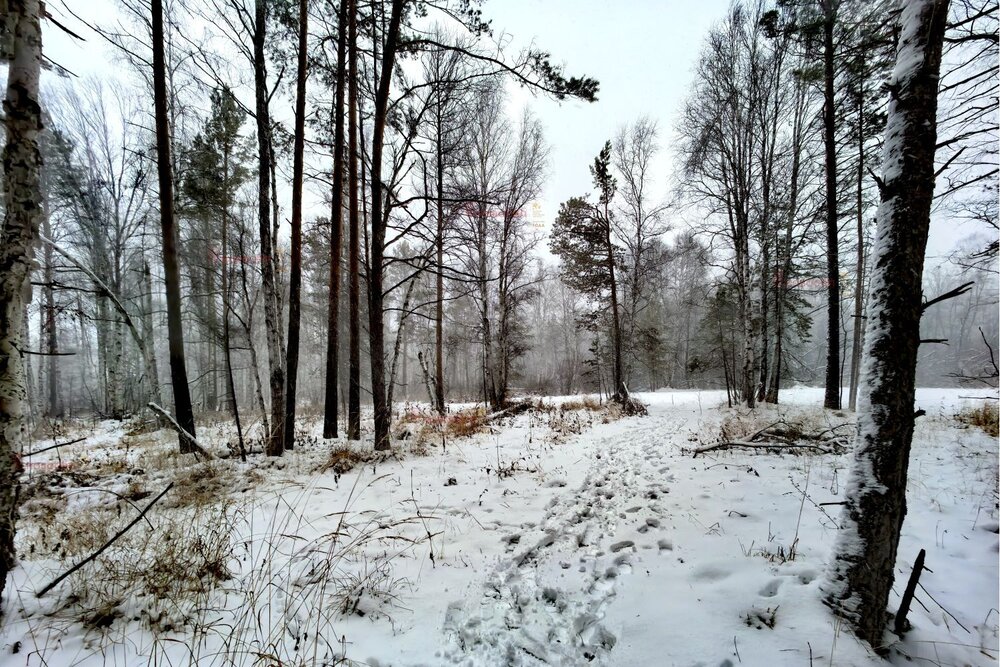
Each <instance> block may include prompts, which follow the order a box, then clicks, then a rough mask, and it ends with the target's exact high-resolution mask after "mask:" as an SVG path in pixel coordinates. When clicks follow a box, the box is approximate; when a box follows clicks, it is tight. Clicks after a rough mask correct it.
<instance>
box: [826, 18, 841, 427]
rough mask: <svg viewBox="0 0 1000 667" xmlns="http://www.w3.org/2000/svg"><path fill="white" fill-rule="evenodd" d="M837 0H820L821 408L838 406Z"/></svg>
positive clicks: (834, 408)
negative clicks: (823, 305)
mask: <svg viewBox="0 0 1000 667" xmlns="http://www.w3.org/2000/svg"><path fill="white" fill-rule="evenodd" d="M838 2H839V0H823V15H824V20H823V72H824V75H823V78H824V82H823V83H824V88H823V98H824V106H823V131H824V134H823V142H824V144H825V149H826V303H827V316H828V317H827V327H826V345H827V352H826V395H825V397H824V399H823V407H825V408H830V409H833V410H839V409H840V260H839V258H838V247H837V139H836V134H835V131H836V123H837V113H836V107H835V102H836V100H835V99H834V93H833V87H834V83H835V82H834V76H835V70H834V62H833V59H834V52H833V46H834V45H833V30H834V27H835V24H836V21H837V3H838Z"/></svg>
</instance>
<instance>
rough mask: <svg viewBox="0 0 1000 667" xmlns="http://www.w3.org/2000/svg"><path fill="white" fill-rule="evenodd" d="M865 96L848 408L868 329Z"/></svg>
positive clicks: (861, 101)
mask: <svg viewBox="0 0 1000 667" xmlns="http://www.w3.org/2000/svg"><path fill="white" fill-rule="evenodd" d="M864 104H865V96H864V95H863V94H861V95H858V130H857V132H858V169H857V173H856V175H855V179H856V186H857V193H856V196H857V204H856V205H857V208H858V210H857V222H858V256H857V268H856V273H855V276H856V278H855V281H854V336H853V340H852V341H851V389H850V393H849V394H848V407H850V409H851V410H855V409H856V408H857V406H858V379H859V377H860V373H861V344H862V338H863V332H864V326H863V324H864V317H863V315H864V305H863V304H864V298H863V297H864V292H863V290H864V285H865V221H864V208H863V206H864V199H863V197H864V190H863V184H864V177H865V133H864V129H865V125H864Z"/></svg>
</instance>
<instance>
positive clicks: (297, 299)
mask: <svg viewBox="0 0 1000 667" xmlns="http://www.w3.org/2000/svg"><path fill="white" fill-rule="evenodd" d="M308 22H309V10H308V2H307V0H299V53H298V74H297V75H296V78H295V140H294V146H293V149H292V256H291V263H290V264H289V271H288V347H287V348H286V353H287V356H286V357H285V359H286V363H285V425H284V426H285V429H284V436H283V439H282V449H292V448H293V447H294V445H295V394H296V388H297V387H296V385H297V382H298V376H299V330H300V323H301V319H302V171H303V158H304V155H303V153H304V152H305V134H306V41H307V38H308V33H307V28H308Z"/></svg>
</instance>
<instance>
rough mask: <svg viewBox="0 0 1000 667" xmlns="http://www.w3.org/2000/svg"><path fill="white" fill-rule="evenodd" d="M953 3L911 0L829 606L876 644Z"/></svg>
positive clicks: (891, 550) (898, 504)
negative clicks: (940, 81)
mask: <svg viewBox="0 0 1000 667" xmlns="http://www.w3.org/2000/svg"><path fill="white" fill-rule="evenodd" d="M947 14H948V0H910V2H908V3H906V4H905V5H904V6H903V10H902V12H901V16H900V27H901V34H900V41H899V46H898V47H897V51H896V68H895V70H894V72H893V74H892V76H891V77H890V81H889V90H890V100H889V110H888V120H887V124H886V130H885V145H884V148H883V156H882V174H883V176H882V178H883V179H884V183H882V184H881V188H880V189H881V203H880V205H879V209H878V230H877V232H876V243H875V248H874V250H873V254H872V265H873V271H872V276H871V291H870V293H869V297H868V319H867V321H866V323H865V326H866V332H865V348H864V355H863V356H864V362H863V368H864V370H863V372H862V377H861V382H860V394H859V397H858V430H857V436H856V440H855V451H854V461H853V465H852V471H851V477H850V481H849V482H848V486H847V490H846V505H845V507H844V512H843V515H842V518H841V523H842V525H843V528H842V530H841V532H840V535H839V536H838V539H837V542H836V545H835V546H834V554H833V559H832V560H831V565H830V571H829V573H828V577H827V579H826V581H825V582H824V585H823V589H824V593H825V600H826V602H827V604H829V605H830V606H831V607H832V608H833V610H834V611H835V612H836V613H837V614H839V615H841V616H843V617H845V618H847V619H848V620H849V621H850V622H851V623H852V624H853V625H854V627H855V628H856V630H857V633H858V635H859V636H860V637H861V638H862V639H864V640H866V641H868V642H869V643H870V644H871V645H872V646H873V647H875V648H881V647H884V642H883V632H884V630H885V625H886V617H887V614H886V606H887V604H888V599H889V591H890V588H891V587H892V583H893V574H894V566H895V563H896V549H897V546H898V545H899V534H900V530H901V528H902V525H903V518H904V517H905V515H906V474H907V466H908V463H909V457H910V443H911V440H912V438H913V421H914V410H913V407H914V406H913V401H914V385H915V375H916V364H917V349H918V348H919V345H920V316H921V313H922V311H923V306H922V302H921V298H922V297H921V280H922V277H923V264H924V252H925V250H926V246H927V234H928V230H929V227H930V211H931V203H932V201H933V195H934V151H935V144H936V142H937V126H936V113H937V87H938V79H939V75H940V69H941V47H942V42H943V40H944V31H945V23H946V21H947Z"/></svg>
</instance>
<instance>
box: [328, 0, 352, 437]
mask: <svg viewBox="0 0 1000 667" xmlns="http://www.w3.org/2000/svg"><path fill="white" fill-rule="evenodd" d="M349 6H350V0H341V2H340V13H339V15H338V19H339V20H338V22H337V30H338V34H337V83H336V85H337V92H336V98H335V100H334V104H333V113H332V115H333V126H334V131H333V190H332V192H331V193H330V194H331V202H330V280H329V286H330V297H329V304H328V309H327V317H326V330H327V334H326V335H327V338H326V387H325V391H324V396H323V399H324V400H323V408H324V410H323V437H324V438H336V437H337V421H338V414H337V387H338V385H339V383H338V380H339V372H338V371H339V353H340V329H339V327H340V246H341V236H342V231H343V228H344V97H345V96H344V83H345V82H346V81H347V68H346V65H347V11H348V8H349Z"/></svg>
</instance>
